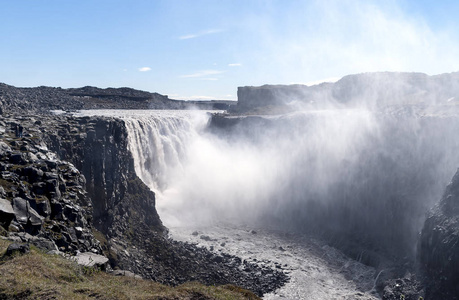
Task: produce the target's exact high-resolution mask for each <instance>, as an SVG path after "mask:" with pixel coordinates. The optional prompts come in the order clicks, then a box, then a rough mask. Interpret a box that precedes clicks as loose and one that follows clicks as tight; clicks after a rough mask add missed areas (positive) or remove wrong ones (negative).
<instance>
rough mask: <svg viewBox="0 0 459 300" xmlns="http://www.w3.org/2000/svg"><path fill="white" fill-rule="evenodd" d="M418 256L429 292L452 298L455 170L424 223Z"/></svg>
mask: <svg viewBox="0 0 459 300" xmlns="http://www.w3.org/2000/svg"><path fill="white" fill-rule="evenodd" d="M419 260H420V263H421V265H422V267H423V268H424V270H425V271H426V272H427V274H428V276H429V278H430V285H429V293H431V294H432V295H437V296H438V295H441V296H442V297H445V299H456V298H457V295H459V172H458V173H456V175H454V177H453V179H452V181H451V183H450V184H449V185H448V187H447V188H446V191H445V193H444V194H443V197H442V198H441V200H440V201H439V202H438V203H437V205H436V206H435V207H434V208H433V209H432V211H431V212H430V214H429V216H428V218H427V220H426V222H425V223H424V227H423V229H422V232H421V237H420V241H419ZM454 296H455V297H456V298H453V297H454Z"/></svg>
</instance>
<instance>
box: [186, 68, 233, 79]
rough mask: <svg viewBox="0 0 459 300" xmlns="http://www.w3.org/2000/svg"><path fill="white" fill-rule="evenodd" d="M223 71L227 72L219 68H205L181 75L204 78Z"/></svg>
mask: <svg viewBox="0 0 459 300" xmlns="http://www.w3.org/2000/svg"><path fill="white" fill-rule="evenodd" d="M222 73H225V72H224V71H219V70H203V71H198V72H196V73H193V74H187V75H181V76H180V78H201V79H202V78H210V77H207V76H210V75H218V74H222ZM212 78H215V77H212ZM214 80H216V79H214Z"/></svg>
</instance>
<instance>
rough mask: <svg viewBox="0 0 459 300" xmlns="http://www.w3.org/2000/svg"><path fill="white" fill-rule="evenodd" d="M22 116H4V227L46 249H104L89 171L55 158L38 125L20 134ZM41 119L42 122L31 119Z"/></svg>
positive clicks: (0, 212) (0, 204) (0, 200)
mask: <svg viewBox="0 0 459 300" xmlns="http://www.w3.org/2000/svg"><path fill="white" fill-rule="evenodd" d="M25 119H28V118H25ZM21 121H22V120H21V119H19V118H12V117H10V118H2V120H0V131H1V134H0V140H1V141H0V148H1V150H0V185H1V187H0V217H1V222H0V223H1V226H2V228H3V229H4V230H5V231H7V232H9V233H10V237H13V238H15V239H16V240H18V241H21V242H30V243H33V244H36V245H37V246H40V247H41V248H44V249H45V250H57V249H59V250H60V251H63V252H68V253H76V252H79V251H92V252H94V253H102V248H101V247H100V243H99V241H97V240H96V239H95V238H94V235H93V232H92V229H93V228H92V211H93V207H92V203H91V200H90V198H89V197H88V195H87V192H86V191H85V189H84V184H85V178H84V176H83V175H82V174H81V173H80V172H79V171H78V170H77V169H76V168H75V167H74V166H73V165H72V164H71V163H69V162H66V161H62V160H59V159H56V157H55V154H54V153H53V152H52V151H49V150H48V149H47V147H46V145H45V144H44V142H43V140H42V139H41V137H40V136H41V134H42V132H40V131H39V130H37V129H34V128H27V130H24V132H23V134H22V137H21V136H18V132H17V127H18V123H19V122H21ZM37 122H38V123H41V121H39V120H38V119H33V118H31V119H28V123H31V124H38V123H37ZM43 240H48V242H43ZM50 243H51V244H50Z"/></svg>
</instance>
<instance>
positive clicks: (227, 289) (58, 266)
mask: <svg viewBox="0 0 459 300" xmlns="http://www.w3.org/2000/svg"><path fill="white" fill-rule="evenodd" d="M9 244H10V242H8V241H5V240H2V239H0V255H1V256H0V274H1V276H0V299H94V298H95V299H164V300H166V299H178V300H180V299H222V300H230V299H260V298H258V297H257V296H255V295H254V294H253V293H251V292H249V291H247V290H244V289H241V288H238V287H235V286H231V285H225V286H205V285H202V284H200V283H196V282H190V283H186V284H183V285H180V286H178V287H169V286H166V285H162V284H159V283H155V282H152V281H147V280H139V279H134V278H129V277H124V276H113V275H110V274H107V273H104V272H102V271H98V270H94V269H92V270H89V269H88V268H87V267H86V268H85V267H81V266H79V265H77V264H76V263H75V262H73V261H70V260H67V259H64V258H63V257H61V256H59V255H48V254H45V253H43V252H42V251H40V250H38V249H36V248H34V247H31V251H30V253H28V254H25V255H13V257H5V256H4V253H5V251H6V248H7V247H8V245H9Z"/></svg>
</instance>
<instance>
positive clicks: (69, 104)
mask: <svg viewBox="0 0 459 300" xmlns="http://www.w3.org/2000/svg"><path fill="white" fill-rule="evenodd" d="M232 103H233V102H231V101H219V100H213V101H182V100H172V99H169V98H168V96H166V95H161V94H158V93H150V92H145V91H139V90H135V89H131V88H107V89H101V88H96V87H91V86H86V87H82V88H71V89H62V88H55V87H46V86H40V87H35V88H17V87H14V86H10V85H7V84H4V83H0V113H1V112H2V111H5V112H13V111H15V112H18V113H24V112H29V113H36V112H42V113H47V112H48V111H50V110H64V111H75V110H81V109H193V108H199V109H227V108H228V107H229V105H231V104H232Z"/></svg>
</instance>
